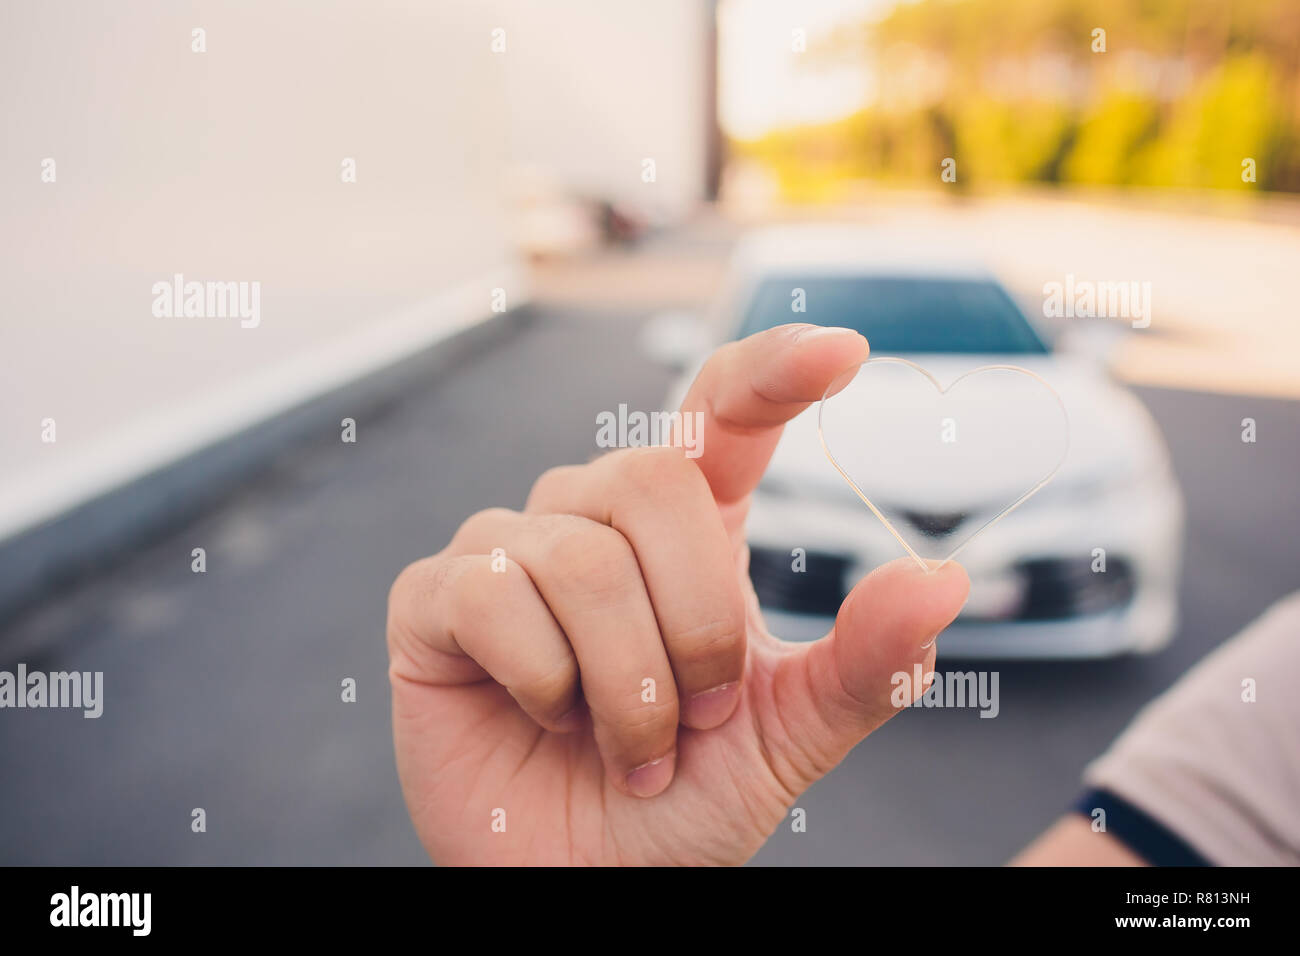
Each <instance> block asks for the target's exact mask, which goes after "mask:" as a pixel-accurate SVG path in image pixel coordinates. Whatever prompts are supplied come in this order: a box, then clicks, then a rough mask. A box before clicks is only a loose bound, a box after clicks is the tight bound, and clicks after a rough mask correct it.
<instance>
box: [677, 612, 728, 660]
mask: <svg viewBox="0 0 1300 956" xmlns="http://www.w3.org/2000/svg"><path fill="white" fill-rule="evenodd" d="M744 639H745V633H744V618H743V615H742V614H741V612H740V610H739V609H738V608H737V609H736V610H735V611H734V612H731V611H728V612H727V613H725V614H724V615H723V616H721V617H716V618H711V619H709V620H706V621H702V622H700V623H698V624H694V625H692V626H690V627H688V628H685V629H683V630H681V631H679V632H678V633H676V634H674V635H673V637H672V639H671V640H672V651H673V657H674V658H675V659H677V660H680V661H681V663H683V664H685V665H686V666H688V667H689V666H692V665H700V664H712V663H714V662H716V661H718V660H719V659H720V658H728V657H731V656H734V655H737V653H738V651H739V649H740V648H741V647H742V646H743V644H744Z"/></svg>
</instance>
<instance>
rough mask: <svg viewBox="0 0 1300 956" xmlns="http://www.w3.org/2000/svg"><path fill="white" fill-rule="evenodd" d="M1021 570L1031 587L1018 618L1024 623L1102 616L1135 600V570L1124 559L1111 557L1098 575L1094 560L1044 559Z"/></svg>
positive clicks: (1028, 562) (1031, 562)
mask: <svg viewBox="0 0 1300 956" xmlns="http://www.w3.org/2000/svg"><path fill="white" fill-rule="evenodd" d="M1017 568H1018V569H1019V570H1020V571H1021V572H1022V573H1023V574H1025V575H1026V577H1027V579H1028V585H1029V586H1028V588H1027V590H1026V592H1025V598H1024V601H1023V602H1022V603H1021V606H1020V613H1019V614H1018V615H1017V617H1018V618H1019V619H1020V620H1024V621H1054V620H1059V619H1060V618H1065V617H1081V616H1083V615H1086V614H1100V613H1102V612H1103V611H1109V610H1110V609H1111V608H1115V607H1120V606H1121V605H1124V604H1127V603H1128V602H1129V600H1130V599H1131V598H1132V597H1133V568H1132V566H1131V565H1130V564H1129V562H1128V561H1126V560H1124V559H1123V558H1121V557H1110V558H1108V559H1107V561H1106V570H1105V571H1104V572H1094V571H1093V570H1092V561H1091V559H1090V558H1080V559H1078V560H1073V561H1062V560H1060V559H1058V558H1043V559H1039V560H1034V561H1024V562H1022V563H1020V564H1019V565H1017Z"/></svg>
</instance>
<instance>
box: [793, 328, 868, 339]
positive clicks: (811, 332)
mask: <svg viewBox="0 0 1300 956" xmlns="http://www.w3.org/2000/svg"><path fill="white" fill-rule="evenodd" d="M861 334H862V333H860V332H858V331H857V330H856V329H846V328H843V327H842V326H838V325H805V326H804V327H803V328H801V329H798V330H796V331H795V333H794V341H796V342H802V341H804V340H806V339H815V338H819V337H821V336H830V335H855V336H856V335H861Z"/></svg>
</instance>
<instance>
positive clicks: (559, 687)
mask: <svg viewBox="0 0 1300 956" xmlns="http://www.w3.org/2000/svg"><path fill="white" fill-rule="evenodd" d="M577 683H578V665H577V662H576V661H574V660H573V659H572V657H570V658H569V659H567V660H565V661H562V662H561V663H559V664H557V665H555V666H554V667H551V668H550V669H549V670H543V671H541V672H540V673H537V674H534V675H530V676H528V677H525V678H524V679H523V680H521V681H519V682H518V683H517V684H515V685H514V686H512V687H510V688H509V690H510V693H511V694H512V695H514V696H515V697H516V698H517V699H520V700H524V701H527V702H528V704H529V707H530V708H532V709H533V710H535V711H539V712H541V713H542V714H544V715H545V716H547V717H551V718H558V717H563V716H564V712H566V711H568V709H569V707H570V700H571V698H572V697H573V692H574V689H575V688H576V686H577Z"/></svg>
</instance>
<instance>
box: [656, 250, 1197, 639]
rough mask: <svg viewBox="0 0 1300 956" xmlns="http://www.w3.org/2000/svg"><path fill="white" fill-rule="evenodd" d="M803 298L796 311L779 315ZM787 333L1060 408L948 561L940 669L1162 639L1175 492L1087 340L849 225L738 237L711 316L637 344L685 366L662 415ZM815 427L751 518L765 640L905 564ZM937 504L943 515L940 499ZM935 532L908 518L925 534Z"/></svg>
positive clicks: (1172, 622)
mask: <svg viewBox="0 0 1300 956" xmlns="http://www.w3.org/2000/svg"><path fill="white" fill-rule="evenodd" d="M796 288H797V289H802V290H803V292H804V299H805V301H806V303H807V304H808V305H807V311H806V312H805V313H802V314H800V313H797V312H793V311H792V308H791V302H792V290H793V289H796ZM789 322H812V323H815V324H819V325H835V326H847V327H850V328H855V329H857V330H858V331H860V332H862V333H863V334H864V335H866V337H867V339H868V341H869V342H870V343H871V354H872V357H873V358H879V357H882V356H896V357H899V358H903V359H907V360H909V361H912V362H915V363H916V364H918V365H921V366H923V367H924V368H926V369H927V370H929V371H930V372H931V373H933V374H934V375H935V377H936V378H937V379H938V380H939V381H941V382H943V383H945V384H947V383H949V382H951V381H953V380H954V379H955V378H956V377H957V376H959V375H961V374H962V373H964V372H967V371H970V370H971V369H974V368H977V367H978V366H981V365H995V364H1010V365H1018V366H1021V367H1023V368H1026V369H1029V370H1030V371H1032V372H1035V373H1037V374H1038V375H1039V376H1041V377H1042V378H1043V379H1044V380H1045V381H1046V382H1048V383H1049V384H1050V385H1051V386H1052V388H1053V389H1055V390H1056V392H1057V393H1058V394H1059V395H1060V397H1061V399H1062V401H1063V402H1064V404H1065V406H1066V410H1067V412H1068V416H1069V425H1070V427H1069V451H1068V453H1067V454H1066V458H1065V461H1064V463H1063V464H1062V465H1061V468H1060V470H1059V472H1057V473H1056V475H1055V477H1054V478H1053V480H1052V481H1051V482H1050V483H1049V484H1048V485H1047V486H1046V487H1045V488H1043V489H1042V490H1041V491H1039V492H1038V493H1037V494H1036V495H1034V496H1033V497H1031V498H1030V499H1028V500H1027V501H1026V502H1025V503H1024V504H1023V505H1021V506H1020V507H1019V508H1017V509H1016V510H1014V511H1012V512H1011V513H1010V514H1008V515H1006V516H1005V517H1004V518H1003V519H1002V520H1001V521H999V522H998V523H997V524H996V525H994V526H993V527H990V528H988V529H986V530H985V531H984V533H983V534H981V535H979V536H978V537H976V538H975V539H974V540H972V541H971V542H970V544H969V545H967V546H966V547H965V548H964V549H963V550H962V551H961V554H960V557H959V558H958V560H959V561H960V562H961V564H962V565H963V566H964V567H965V568H966V570H967V572H968V573H969V574H970V578H971V594H970V599H969V601H968V602H967V604H966V606H965V608H964V609H963V610H962V613H961V615H960V617H959V618H958V619H957V621H956V622H955V623H954V624H953V625H952V627H950V628H949V629H948V630H947V631H946V632H945V634H944V637H943V639H942V640H941V641H940V654H941V655H943V656H944V657H986V658H987V657H994V658H1070V657H1076V658H1082V657H1107V656H1112V655H1117V654H1124V653H1130V652H1138V653H1149V652H1152V651H1155V650H1157V649H1159V648H1160V647H1162V646H1164V645H1165V644H1166V643H1167V642H1168V641H1169V640H1170V638H1171V637H1172V636H1173V633H1174V630H1175V628H1176V625H1177V605H1178V601H1177V593H1178V579H1179V573H1180V566H1181V559H1182V546H1183V500H1182V494H1181V491H1180V490H1179V487H1178V484H1177V481H1176V480H1175V478H1174V475H1173V472H1172V470H1171V468H1170V464H1169V455H1168V452H1167V450H1166V448H1165V445H1164V441H1163V439H1162V437H1161V434H1160V432H1159V430H1158V428H1157V427H1156V425H1155V422H1154V421H1153V420H1152V418H1151V416H1150V414H1149V413H1148V412H1147V410H1146V408H1145V407H1144V406H1143V405H1142V404H1141V403H1140V402H1139V401H1138V399H1137V398H1136V397H1135V396H1134V395H1132V394H1131V393H1130V392H1129V391H1127V390H1126V389H1125V388H1123V387H1122V386H1120V385H1119V384H1117V383H1116V382H1114V381H1113V380H1112V379H1111V378H1110V377H1109V375H1108V374H1107V371H1106V367H1105V363H1104V361H1103V360H1102V358H1101V357H1100V356H1099V355H1098V354H1097V350H1096V349H1095V348H1093V349H1092V350H1091V351H1090V350H1089V349H1087V348H1080V347H1079V346H1080V345H1081V344H1084V343H1086V342H1087V335H1083V334H1079V332H1078V330H1074V332H1075V334H1073V335H1072V334H1071V331H1072V330H1068V329H1067V330H1066V332H1065V333H1064V334H1063V335H1062V336H1060V338H1061V339H1062V342H1061V343H1056V344H1053V343H1051V342H1049V340H1048V338H1047V336H1046V335H1045V332H1044V330H1043V329H1040V328H1038V327H1036V326H1035V324H1034V323H1033V322H1031V321H1030V320H1029V319H1028V318H1027V317H1026V315H1025V313H1024V312H1023V311H1022V310H1021V309H1020V308H1019V307H1018V306H1017V305H1016V304H1015V302H1014V300H1013V299H1012V297H1011V296H1010V295H1009V294H1008V293H1007V291H1006V290H1005V289H1004V287H1003V286H1002V285H1001V284H1000V283H999V282H998V281H997V280H996V279H995V278H994V277H993V276H992V275H991V274H990V273H989V272H987V271H986V270H984V269H983V268H981V267H980V266H979V265H977V264H972V263H970V262H964V261H961V259H959V258H957V257H955V256H952V255H947V254H944V253H943V252H941V251H940V250H938V249H937V248H935V247H933V246H927V247H923V248H918V249H917V250H916V251H914V252H912V253H909V252H907V251H906V250H905V249H903V248H902V247H901V246H899V244H897V243H891V242H889V241H887V240H881V239H877V238H875V237H873V236H872V235H871V233H870V232H868V231H867V230H865V229H863V228H860V227H853V228H846V227H834V228H830V227H812V228H808V227H805V228H795V227H784V228H777V229H770V230H765V231H762V232H759V233H755V234H752V235H751V236H750V237H749V238H747V239H745V240H743V241H742V242H741V244H740V246H739V247H738V249H737V252H736V254H735V257H734V260H733V265H732V269H731V271H730V275H729V279H728V282H727V287H726V290H725V294H724V295H723V296H722V297H721V299H720V301H719V303H718V306H717V308H716V309H715V311H714V313H713V316H712V318H711V319H710V320H709V321H707V322H706V323H703V324H701V323H700V322H699V321H698V320H696V321H695V323H694V326H693V327H692V326H690V325H687V324H685V317H683V316H681V315H676V316H662V317H660V318H659V319H658V321H652V322H651V323H650V324H648V325H647V328H646V330H645V334H644V337H643V343H644V344H645V346H646V347H647V349H648V350H649V351H651V352H652V353H654V354H656V355H657V356H658V357H659V358H661V359H668V360H672V361H674V362H676V363H677V364H678V365H680V366H681V367H683V368H684V370H685V371H684V374H683V376H682V377H681V378H680V379H679V380H678V381H677V382H676V383H675V384H674V386H673V388H672V390H671V392H670V394H669V396H668V400H667V402H666V407H668V408H676V407H677V406H678V405H679V404H680V400H681V398H682V397H683V395H684V394H685V391H686V389H687V387H688V386H689V385H690V382H691V381H692V380H693V379H694V377H695V374H696V373H697V372H698V369H699V366H700V364H702V362H703V360H704V359H705V358H706V357H707V355H708V353H710V352H711V351H712V350H713V349H714V348H716V347H717V346H718V345H719V344H721V343H722V342H724V341H727V340H730V339H736V338H742V337H744V336H747V335H750V334H752V333H754V332H757V331H760V330H762V329H766V328H770V327H772V326H777V325H784V324H786V323H789ZM1094 340H1095V336H1094ZM1062 344H1064V345H1065V347H1061V345H1062ZM1071 344H1072V345H1073V347H1070V346H1071ZM832 401H833V400H832ZM817 413H818V406H817V405H813V406H812V407H811V408H809V409H808V411H806V412H804V413H803V414H801V415H799V416H798V417H797V418H795V419H794V420H793V421H792V422H790V423H789V424H788V425H787V426H786V430H785V434H784V435H783V436H782V439H781V441H780V444H779V445H778V447H777V449H776V452H775V454H774V456H773V458H772V462H771V465H770V466H769V468H768V471H767V473H766V475H765V476H764V479H763V481H762V483H761V484H760V486H759V488H758V490H757V492H756V493H755V496H754V502H753V507H752V509H751V512H750V518H749V524H748V537H749V542H750V550H751V555H750V577H751V579H752V580H753V583H754V587H755V590H756V591H757V593H758V596H759V600H760V602H761V604H762V605H763V607H764V611H765V615H766V618H767V623H768V627H769V629H770V630H771V631H772V632H773V633H774V634H776V635H778V636H780V637H785V638H788V639H792V640H808V639H813V638H816V637H820V636H821V635H822V634H824V633H825V632H826V631H827V629H828V628H829V627H830V625H831V624H832V623H833V621H834V616H835V613H836V610H837V609H838V607H839V605H840V602H841V601H842V600H843V599H844V596H845V595H846V594H847V592H848V589H849V588H851V587H852V586H853V585H854V584H855V583H856V582H857V581H858V580H859V578H860V577H861V576H862V575H863V574H865V573H866V572H867V571H869V570H870V569H871V568H873V567H875V566H876V565H878V564H881V563H883V562H886V561H889V560H892V559H894V558H897V557H901V556H903V555H904V554H905V552H904V550H903V548H902V546H901V545H900V544H899V543H898V541H897V540H896V539H895V538H893V537H892V536H891V535H890V534H889V533H888V531H887V530H886V529H885V527H884V526H883V525H882V524H881V522H880V521H879V520H878V519H877V518H876V516H875V515H873V514H872V513H871V512H870V511H869V510H868V509H867V507H866V506H865V505H864V504H863V502H862V501H861V500H860V499H859V498H858V497H857V496H856V495H855V494H854V493H853V491H852V490H851V489H850V488H849V487H848V486H847V484H846V483H845V482H844V481H843V480H842V479H841V477H840V476H839V475H838V474H837V473H836V472H835V470H834V468H832V467H831V465H830V464H829V462H828V461H827V460H826V457H825V455H824V454H823V451H822V448H821V445H820V443H819V440H818V431H817ZM706 442H707V436H706ZM927 477H928V478H930V479H931V481H930V483H931V484H933V476H924V475H917V482H916V484H917V486H923V485H924V484H925V479H926V478H927ZM904 478H906V476H904ZM953 493H954V492H952V491H949V492H948V494H949V497H950V498H951V495H952V494H953ZM955 493H957V494H960V483H959V486H958V488H957V491H956V492H955ZM1012 497H1014V496H1012ZM912 507H915V506H912ZM936 509H937V510H942V511H944V512H945V514H950V513H953V512H952V508H951V501H949V502H946V503H945V505H944V506H943V507H941V508H939V507H938V506H936ZM960 510H962V511H965V512H967V513H973V512H975V511H976V510H977V509H976V507H975V506H974V504H972V505H971V507H970V508H963V509H960ZM936 513H937V512H936ZM930 518H932V516H927V515H925V514H920V515H918V516H917V521H918V526H919V525H920V524H923V523H924V522H925V521H926V520H928V519H930ZM796 548H802V549H804V554H805V555H806V558H805V564H804V567H803V569H802V570H796V566H797V565H798V563H799V562H798V561H796V560H795V559H794V557H793V554H794V550H795V549H796ZM1099 549H1100V550H1099ZM1103 553H1104V565H1103V564H1102V562H1101V561H1099V560H1098V559H1099V557H1101V556H1102V555H1103ZM1103 567H1104V570H1102V568H1103Z"/></svg>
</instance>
